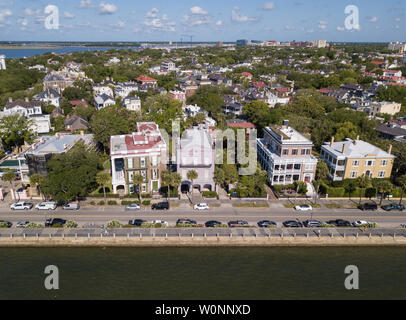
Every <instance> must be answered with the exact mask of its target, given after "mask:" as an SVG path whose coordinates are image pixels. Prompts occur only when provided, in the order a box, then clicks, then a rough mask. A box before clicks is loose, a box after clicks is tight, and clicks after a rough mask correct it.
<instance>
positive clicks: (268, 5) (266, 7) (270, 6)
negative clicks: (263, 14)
mask: <svg viewBox="0 0 406 320" xmlns="http://www.w3.org/2000/svg"><path fill="white" fill-rule="evenodd" d="M274 8H275V3H273V2H265V4H264V6H263V7H262V10H264V11H270V10H272V9H274Z"/></svg>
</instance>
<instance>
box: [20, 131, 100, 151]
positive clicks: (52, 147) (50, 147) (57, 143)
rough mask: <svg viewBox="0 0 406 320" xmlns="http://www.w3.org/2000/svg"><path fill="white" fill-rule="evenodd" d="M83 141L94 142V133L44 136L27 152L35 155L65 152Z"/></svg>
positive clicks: (88, 143) (86, 142)
mask: <svg viewBox="0 0 406 320" xmlns="http://www.w3.org/2000/svg"><path fill="white" fill-rule="evenodd" d="M81 141H83V142H84V143H85V144H87V145H90V144H92V142H93V135H92V134H85V135H80V134H79V135H77V134H75V135H59V138H58V136H44V137H42V139H41V140H40V141H39V142H37V143H35V144H34V145H33V147H32V148H31V149H29V150H27V151H26V152H25V153H26V154H35V155H40V154H59V153H64V152H66V151H67V150H70V149H71V148H73V147H74V146H75V145H76V144H77V143H79V142H81Z"/></svg>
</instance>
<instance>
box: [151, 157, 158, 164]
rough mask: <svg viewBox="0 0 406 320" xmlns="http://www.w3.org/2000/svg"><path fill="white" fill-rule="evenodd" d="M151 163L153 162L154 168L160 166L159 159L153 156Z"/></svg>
mask: <svg viewBox="0 0 406 320" xmlns="http://www.w3.org/2000/svg"><path fill="white" fill-rule="evenodd" d="M151 162H152V165H153V166H156V165H158V157H157V156H153V157H152V160H151Z"/></svg>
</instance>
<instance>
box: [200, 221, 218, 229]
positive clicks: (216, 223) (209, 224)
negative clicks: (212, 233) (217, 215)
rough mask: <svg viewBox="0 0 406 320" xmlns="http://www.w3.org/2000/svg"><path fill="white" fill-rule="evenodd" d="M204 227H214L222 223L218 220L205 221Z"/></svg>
mask: <svg viewBox="0 0 406 320" xmlns="http://www.w3.org/2000/svg"><path fill="white" fill-rule="evenodd" d="M204 225H205V226H206V228H215V227H217V226H221V225H222V223H221V222H220V221H214V220H212V221H207V222H206V223H205V224H204Z"/></svg>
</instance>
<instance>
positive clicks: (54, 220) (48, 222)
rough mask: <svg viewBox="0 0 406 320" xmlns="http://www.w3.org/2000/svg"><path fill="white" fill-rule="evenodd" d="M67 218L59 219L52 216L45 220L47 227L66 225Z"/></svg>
mask: <svg viewBox="0 0 406 320" xmlns="http://www.w3.org/2000/svg"><path fill="white" fill-rule="evenodd" d="M65 223H66V220H64V219H59V218H52V219H47V220H46V221H45V227H53V226H55V225H61V226H63V225H65Z"/></svg>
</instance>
